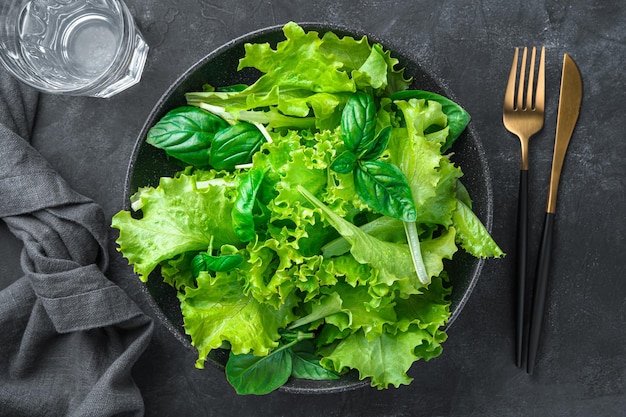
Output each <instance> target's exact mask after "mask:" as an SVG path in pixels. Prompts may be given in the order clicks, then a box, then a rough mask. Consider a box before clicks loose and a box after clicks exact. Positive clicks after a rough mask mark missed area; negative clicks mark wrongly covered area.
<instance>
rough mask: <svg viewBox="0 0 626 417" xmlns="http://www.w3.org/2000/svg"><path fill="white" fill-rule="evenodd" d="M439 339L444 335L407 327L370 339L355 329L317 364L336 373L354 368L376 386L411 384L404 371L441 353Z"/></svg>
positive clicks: (362, 377)
mask: <svg viewBox="0 0 626 417" xmlns="http://www.w3.org/2000/svg"><path fill="white" fill-rule="evenodd" d="M441 339H445V337H443V336H440V335H438V337H433V335H431V334H430V333H429V332H428V331H426V330H422V329H419V328H411V329H410V330H409V331H406V332H397V333H395V334H391V333H383V334H382V335H380V336H378V337H376V338H374V339H372V340H370V339H368V338H367V337H366V336H365V333H364V332H363V331H362V330H359V331H357V332H356V333H353V334H350V335H349V336H347V337H345V338H344V339H342V340H341V341H340V342H339V343H338V344H337V347H336V348H335V349H334V350H333V352H332V353H330V354H329V355H326V356H324V357H323V358H322V359H321V360H320V363H321V364H322V366H324V367H326V368H328V369H331V370H334V371H335V372H338V373H340V372H343V371H345V370H346V369H357V370H358V372H359V378H360V379H365V378H370V381H371V385H372V386H374V387H377V388H378V389H386V388H388V387H389V385H393V386H394V387H396V388H397V387H399V386H400V385H408V384H410V383H411V381H412V380H413V378H411V377H409V376H408V375H407V371H408V370H409V369H410V368H411V365H413V363H414V362H415V361H417V360H419V359H423V358H428V359H430V358H432V357H436V356H438V355H439V354H441V344H440V343H441V341H442V340H441ZM424 355H427V356H424Z"/></svg>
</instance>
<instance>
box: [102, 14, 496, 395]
mask: <svg viewBox="0 0 626 417" xmlns="http://www.w3.org/2000/svg"><path fill="white" fill-rule="evenodd" d="M283 32H284V35H285V38H286V40H284V41H282V42H279V43H278V44H277V45H276V46H275V48H274V47H272V46H270V45H269V44H246V45H245V56H244V57H243V58H242V59H241V60H240V62H239V69H241V68H245V67H253V68H256V69H258V70H259V71H260V72H261V76H260V77H259V78H258V80H257V81H255V82H254V83H252V84H251V85H229V86H211V85H205V86H204V89H203V91H197V92H189V93H187V94H186V98H187V105H185V106H182V107H179V108H176V109H173V110H172V111H170V112H169V113H167V114H166V115H165V116H164V117H163V118H162V119H160V120H159V121H158V122H157V123H156V124H155V125H154V127H152V129H151V130H150V131H149V133H148V136H147V139H146V140H147V142H148V143H149V144H151V145H153V146H155V147H157V148H160V149H162V150H163V151H164V152H165V153H166V154H167V155H168V157H169V158H171V159H172V160H174V161H178V162H180V165H181V169H180V172H178V173H177V174H176V175H174V176H173V177H163V178H161V179H160V182H159V185H158V186H157V187H144V188H140V189H139V190H138V191H137V193H136V194H135V195H134V196H133V197H132V198H131V207H132V210H131V211H132V212H133V213H131V211H120V212H119V213H117V214H116V215H115V216H114V217H113V221H112V226H113V227H114V228H116V229H119V238H118V240H117V244H118V245H119V251H120V252H121V253H122V254H123V255H124V257H125V258H127V259H128V261H129V263H130V264H132V265H133V267H134V271H135V272H136V273H137V274H138V275H139V278H140V279H141V280H143V281H147V280H148V277H149V276H150V275H151V274H152V273H153V272H155V274H157V275H160V277H162V279H163V280H164V281H165V282H166V283H168V284H170V285H171V286H173V287H174V288H175V289H176V291H177V296H178V299H179V300H180V308H181V311H182V315H183V319H184V328H185V332H186V333H187V334H188V335H189V336H190V338H191V342H192V344H193V346H194V347H195V348H196V349H197V351H198V359H197V362H196V364H195V366H196V367H198V368H203V367H204V364H205V361H206V360H207V357H208V355H209V354H210V352H211V351H212V350H214V349H228V350H229V351H230V353H229V359H228V361H227V363H226V366H225V372H226V377H227V379H228V381H229V382H230V383H231V385H232V386H233V387H234V388H235V390H236V391H237V392H238V393H240V394H266V393H269V392H271V391H273V390H275V389H277V388H279V387H280V386H282V385H283V384H285V383H286V382H287V381H288V380H289V379H290V378H307V379H321V380H323V379H337V378H339V377H340V376H341V375H342V374H344V373H345V372H348V371H349V370H357V371H358V375H359V377H360V378H361V379H365V378H369V380H370V381H371V385H372V386H375V387H378V388H379V389H383V388H387V387H389V385H393V386H395V387H398V386H400V385H401V384H409V383H410V382H411V378H410V377H409V376H408V375H407V371H408V370H409V368H410V367H411V365H412V363H413V362H415V361H417V360H419V359H424V360H429V359H431V358H434V357H436V356H438V355H440V354H441V351H442V346H441V344H442V342H444V341H445V340H446V337H447V336H446V333H445V332H444V330H443V329H444V326H445V325H446V323H447V321H448V319H449V316H450V300H449V295H450V293H451V288H452V284H453V283H454V280H455V277H453V276H452V277H449V276H448V275H447V273H446V270H445V269H444V265H445V263H444V259H452V258H453V256H454V255H455V253H457V252H458V251H459V250H463V251H466V252H468V253H470V254H471V255H473V256H476V257H481V258H485V257H500V256H502V255H503V253H502V251H501V250H500V248H499V247H498V245H497V244H496V243H495V242H494V240H493V239H492V238H491V236H490V235H489V233H488V231H487V230H486V229H485V227H484V226H483V224H482V223H481V221H480V220H479V219H478V217H477V216H476V215H475V214H474V213H473V211H472V208H471V207H472V203H471V199H470V198H469V194H468V192H467V190H466V189H465V187H463V184H462V182H461V177H462V171H461V168H460V167H458V166H456V165H455V164H454V163H453V162H452V161H451V160H450V158H449V155H448V154H447V153H446V152H447V151H448V150H449V149H450V147H451V146H452V144H453V143H454V141H455V140H456V139H457V138H458V137H459V135H460V134H461V133H462V132H463V131H464V129H465V128H466V125H467V123H468V122H469V115H468V114H467V113H466V112H465V111H464V110H463V109H462V108H461V107H459V106H458V105H457V104H456V103H454V102H452V101H451V100H449V99H447V98H445V97H443V96H441V95H438V94H435V93H431V92H427V91H422V90H410V89H409V85H410V80H408V79H405V76H404V71H403V69H402V68H397V65H398V61H397V59H395V58H394V57H392V56H391V54H390V52H389V51H386V50H385V49H384V48H383V47H382V46H381V45H380V44H376V43H374V44H370V43H369V42H368V39H367V38H366V37H363V38H361V39H355V38H352V37H349V36H344V37H339V36H337V35H336V34H334V33H332V32H327V33H325V34H323V36H322V35H320V34H319V33H317V32H315V31H309V32H307V31H305V30H304V29H303V28H302V27H300V26H299V25H297V24H295V23H293V22H291V23H288V24H287V25H285V26H284V27H283ZM155 274H152V277H151V278H150V279H155V278H154V276H155ZM160 277H157V279H161V278H160Z"/></svg>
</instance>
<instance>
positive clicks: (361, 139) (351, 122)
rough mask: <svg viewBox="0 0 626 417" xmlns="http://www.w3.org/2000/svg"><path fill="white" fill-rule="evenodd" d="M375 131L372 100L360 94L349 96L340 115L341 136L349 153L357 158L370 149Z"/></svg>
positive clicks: (374, 111)
mask: <svg viewBox="0 0 626 417" xmlns="http://www.w3.org/2000/svg"><path fill="white" fill-rule="evenodd" d="M375 129H376V105H375V104H374V99H373V98H372V97H371V96H370V95H369V94H365V93H362V92H357V93H355V94H353V95H352V96H350V98H349V99H348V101H347V102H346V106H345V107H344V109H343V111H342V113H341V136H342V139H343V141H344V143H345V145H346V148H347V149H348V150H349V151H352V152H353V153H355V154H356V155H357V156H360V155H362V154H363V153H365V152H367V151H368V150H369V149H371V148H372V146H373V145H374V139H375V133H376V132H375Z"/></svg>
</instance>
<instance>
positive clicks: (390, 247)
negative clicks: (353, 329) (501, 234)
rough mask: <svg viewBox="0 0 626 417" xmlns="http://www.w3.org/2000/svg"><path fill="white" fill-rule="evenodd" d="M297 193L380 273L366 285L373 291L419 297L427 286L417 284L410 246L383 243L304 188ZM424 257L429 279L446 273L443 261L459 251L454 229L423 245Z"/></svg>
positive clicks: (362, 260)
mask: <svg viewBox="0 0 626 417" xmlns="http://www.w3.org/2000/svg"><path fill="white" fill-rule="evenodd" d="M298 190H299V191H300V192H301V193H302V195H304V196H305V197H306V198H307V200H309V202H310V203H311V204H313V205H314V206H315V207H316V208H317V209H319V210H320V211H321V212H322V213H323V215H324V218H325V219H326V221H328V222H329V223H330V224H331V225H332V226H333V227H334V228H335V229H336V230H337V231H338V232H339V233H340V234H341V235H342V236H343V237H344V238H345V239H346V240H347V241H348V242H349V243H350V245H351V248H350V253H351V254H352V256H354V258H355V259H356V260H357V261H358V262H360V263H364V264H369V265H371V266H372V267H373V268H375V269H376V270H377V275H376V277H375V280H372V281H370V282H367V283H363V284H367V285H369V286H370V290H373V291H374V292H377V293H378V294H380V295H385V294H387V293H388V292H389V291H390V289H391V287H392V286H395V287H397V288H399V289H401V291H402V292H403V293H405V294H418V293H419V292H420V288H422V287H423V286H424V285H423V284H422V283H421V282H420V281H419V280H418V278H417V274H416V273H415V269H414V266H413V261H412V259H411V254H410V250H409V247H408V245H406V244H400V243H392V242H386V241H382V240H380V239H378V238H376V237H374V236H372V235H369V234H367V233H365V232H363V231H362V230H361V229H359V228H358V227H357V226H355V225H354V224H352V223H350V222H348V221H346V220H345V219H343V218H342V217H341V216H338V215H337V214H336V213H334V212H333V211H332V210H330V209H329V208H328V207H327V206H326V205H325V204H324V203H322V202H321V201H320V200H318V199H317V198H316V197H315V196H314V195H313V194H311V193H310V192H309V191H308V190H306V189H305V188H304V187H302V186H298ZM423 245H424V248H423V257H424V263H425V266H426V271H427V273H428V275H429V277H433V276H437V275H438V274H439V273H440V272H441V271H442V270H443V263H442V260H441V259H442V258H447V259H451V258H452V256H453V254H454V253H455V252H456V251H457V247H456V245H455V244H454V229H453V228H450V229H449V230H448V231H447V232H444V233H443V234H442V235H441V236H440V237H438V238H437V239H432V240H430V241H425V242H424V244H423Z"/></svg>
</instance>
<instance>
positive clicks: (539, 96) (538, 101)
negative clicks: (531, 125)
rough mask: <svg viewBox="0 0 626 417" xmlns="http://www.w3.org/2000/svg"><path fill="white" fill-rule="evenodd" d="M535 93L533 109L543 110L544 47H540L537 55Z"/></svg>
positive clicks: (544, 87) (544, 84)
mask: <svg viewBox="0 0 626 417" xmlns="http://www.w3.org/2000/svg"><path fill="white" fill-rule="evenodd" d="M536 91H537V92H536V94H535V96H536V97H535V109H536V110H537V111H540V112H543V111H544V107H545V100H546V47H545V46H542V47H541V56H540V57H539V72H538V74H537V90H536Z"/></svg>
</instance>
